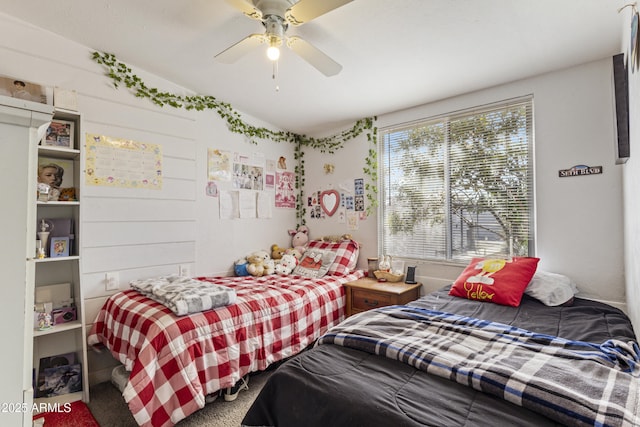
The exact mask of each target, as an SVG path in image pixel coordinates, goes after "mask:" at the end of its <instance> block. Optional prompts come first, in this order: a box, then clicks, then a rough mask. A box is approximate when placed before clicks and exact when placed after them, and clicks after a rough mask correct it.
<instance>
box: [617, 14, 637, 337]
mask: <svg viewBox="0 0 640 427" xmlns="http://www.w3.org/2000/svg"><path fill="white" fill-rule="evenodd" d="M631 12H632V9H631V8H630V7H627V8H625V9H624V12H623V17H622V18H623V19H622V47H621V52H624V53H625V60H626V61H627V63H628V62H629V52H630V46H629V45H630V43H629V40H630V39H631V37H630V26H631V16H632V15H631ZM628 68H629V74H628V75H629V118H630V123H629V131H630V145H631V147H630V154H631V157H630V158H629V160H628V161H627V163H626V164H625V165H624V167H623V171H624V173H623V177H624V179H623V187H624V254H625V256H624V258H625V269H624V272H625V281H626V291H627V307H628V313H629V317H630V318H631V320H632V322H633V324H634V327H635V330H636V336H638V333H640V261H639V260H640V197H638V189H640V159H639V158H638V157H639V155H640V70H639V69H637V68H636V70H635V71H633V72H632V70H631V65H630V64H628Z"/></svg>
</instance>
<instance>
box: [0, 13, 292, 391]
mask: <svg viewBox="0 0 640 427" xmlns="http://www.w3.org/2000/svg"><path fill="white" fill-rule="evenodd" d="M91 53H92V49H90V48H88V47H85V46H81V45H78V44H76V43H73V42H70V41H68V40H65V39H62V38H60V37H58V36H56V35H54V34H51V33H48V32H46V31H43V30H41V29H38V28H35V27H33V26H31V25H29V24H26V23H24V22H21V21H19V20H16V19H15V18H13V17H9V16H7V15H4V14H1V13H0V58H2V60H1V61H0V75H4V76H10V77H15V78H20V79H22V80H27V81H30V82H33V83H37V84H40V85H43V86H51V87H53V86H58V87H61V88H64V89H67V90H75V91H77V95H78V110H79V111H80V112H81V114H82V117H83V123H82V124H83V129H82V132H83V133H90V134H98V135H107V136H110V137H114V138H123V139H131V140H135V141H140V142H147V143H152V144H159V145H161V146H162V152H163V174H164V181H163V187H162V189H161V190H140V189H126V188H107V187H97V186H85V187H84V188H83V193H82V212H83V224H82V230H81V231H82V246H83V248H82V254H83V259H82V286H83V290H84V296H85V301H86V303H85V312H86V313H85V321H86V322H87V324H90V323H92V322H93V320H94V318H95V315H96V313H97V311H98V309H99V308H100V307H101V306H102V303H103V302H104V300H105V299H106V298H107V296H108V295H110V294H112V293H114V291H108V292H107V291H106V290H105V282H104V277H105V273H106V272H116V273H118V274H119V279H120V282H119V287H120V289H126V288H128V282H129V281H130V280H132V279H137V278H144V277H150V276H157V275H163V274H171V273H176V274H177V273H178V267H179V266H180V265H187V266H188V267H189V269H190V270H191V275H193V276H196V275H210V274H226V273H229V272H230V271H231V269H232V266H233V261H234V260H235V259H237V258H240V257H243V256H245V255H247V254H248V253H249V252H252V251H254V250H258V249H268V248H269V247H270V245H271V244H272V243H278V244H280V245H283V246H284V245H286V244H288V243H289V241H290V238H289V236H288V234H287V229H289V228H293V227H294V226H295V224H296V220H295V211H294V210H293V209H275V208H274V209H273V217H272V218H271V219H253V220H249V219H243V220H224V221H223V220H220V219H219V215H218V212H219V205H218V199H217V198H214V197H208V196H206V195H205V187H206V182H207V175H206V172H207V149H208V148H217V149H222V150H228V151H232V152H239V153H240V154H242V155H245V156H251V155H252V154H254V153H262V155H264V157H266V158H268V159H271V158H273V159H277V158H278V157H279V156H285V157H287V158H293V148H292V147H291V146H289V145H288V144H274V143H271V142H260V143H259V144H258V145H254V144H250V143H249V142H248V141H246V140H245V138H244V137H243V136H241V135H236V134H232V133H231V132H229V130H228V129H227V127H226V123H225V122H223V121H222V120H221V119H220V118H219V117H218V116H217V115H216V114H215V113H214V112H207V111H205V112H188V111H186V110H180V109H174V108H171V107H164V108H160V107H157V106H155V105H153V104H152V103H151V102H149V101H148V100H145V99H138V98H135V97H134V96H133V95H132V94H130V93H129V92H127V90H126V89H125V88H120V89H117V90H116V89H114V88H113V86H112V84H111V81H110V80H109V79H108V77H106V76H105V75H104V71H105V70H104V69H103V68H102V67H101V66H99V65H98V64H96V63H95V62H94V61H93V60H92V59H91ZM134 72H135V73H136V74H138V75H139V76H141V77H142V78H143V79H144V80H145V82H146V83H147V84H149V85H150V86H157V87H159V88H160V89H162V90H165V91H172V92H176V93H184V94H187V91H186V90H185V89H184V88H181V87H178V86H176V85H175V84H172V83H171V82H168V81H165V80H162V79H159V78H158V77H156V76H153V75H151V74H149V73H147V72H144V71H143V70H134ZM213 95H215V94H213ZM245 119H246V120H248V121H250V122H251V123H252V124H254V125H257V126H265V125H266V126H268V124H266V123H262V122H260V121H257V120H254V119H252V118H251V117H246V116H245ZM275 130H277V129H275ZM2 161H10V160H8V159H2ZM292 167H293V165H291V168H292ZM75 184H76V186H78V183H75ZM0 215H2V214H0ZM89 357H90V360H89V361H90V363H89V369H90V374H91V382H96V381H100V380H106V379H108V378H109V377H108V375H109V373H110V367H111V366H112V365H113V364H114V361H113V360H112V358H111V357H110V356H107V355H96V354H93V353H92V352H90V353H89ZM2 362H4V364H5V365H7V366H10V363H11V361H8V360H2Z"/></svg>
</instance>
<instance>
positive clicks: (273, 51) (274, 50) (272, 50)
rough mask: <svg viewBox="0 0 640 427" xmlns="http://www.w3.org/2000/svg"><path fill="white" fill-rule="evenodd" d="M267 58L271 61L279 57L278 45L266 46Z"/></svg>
mask: <svg viewBox="0 0 640 427" xmlns="http://www.w3.org/2000/svg"><path fill="white" fill-rule="evenodd" d="M267 58H269V59H270V60H272V61H277V60H278V58H280V49H278V46H269V47H268V48H267Z"/></svg>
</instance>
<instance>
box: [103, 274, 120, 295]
mask: <svg viewBox="0 0 640 427" xmlns="http://www.w3.org/2000/svg"><path fill="white" fill-rule="evenodd" d="M104 283H105V285H104V287H105V289H106V290H107V291H117V290H118V285H119V283H120V277H119V275H118V273H105V275H104Z"/></svg>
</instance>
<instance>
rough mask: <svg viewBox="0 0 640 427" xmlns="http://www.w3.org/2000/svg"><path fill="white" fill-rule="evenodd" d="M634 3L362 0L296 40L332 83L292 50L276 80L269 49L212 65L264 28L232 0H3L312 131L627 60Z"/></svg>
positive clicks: (299, 30) (0, 2) (2, 7)
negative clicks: (330, 62)
mask: <svg viewBox="0 0 640 427" xmlns="http://www.w3.org/2000/svg"><path fill="white" fill-rule="evenodd" d="M318 1H322V0H318ZM624 4H625V1H623V0H560V1H558V0H393V1H392V0H354V1H353V2H351V3H349V4H347V5H345V6H342V7H341V8H338V9H335V10H333V11H331V12H329V13H327V14H325V15H322V16H320V17H318V18H317V19H315V20H313V21H311V22H309V23H307V24H305V25H302V26H299V27H293V26H290V27H289V30H288V32H287V34H288V35H299V36H300V37H303V38H304V39H305V40H307V41H309V42H311V43H313V44H314V45H315V46H316V47H318V48H320V49H321V50H322V51H323V52H325V53H326V54H327V55H329V56H331V57H332V58H333V59H334V60H336V61H337V62H339V63H340V64H342V66H343V69H342V71H341V72H340V74H338V75H336V76H333V77H325V76H324V75H322V74H321V73H320V72H318V71H317V70H315V69H314V68H312V67H311V66H310V65H308V64H307V63H306V62H304V61H303V60H301V59H300V58H299V57H297V56H295V55H294V54H293V52H291V51H288V50H286V49H284V51H283V53H282V56H281V59H280V61H279V73H278V79H277V82H274V81H273V80H272V66H271V63H270V62H269V61H268V59H267V58H266V56H265V53H264V49H263V48H258V49H257V50H255V51H252V52H251V53H249V54H248V55H246V56H245V57H243V58H242V59H240V60H239V61H238V62H236V63H235V64H233V65H229V64H222V63H219V62H217V61H216V60H215V59H214V56H215V55H216V54H217V53H219V52H220V51H222V50H224V49H225V48H227V47H228V46H230V45H232V44H233V43H235V42H237V41H239V40H240V39H242V38H244V37H245V36H246V35H248V34H250V33H261V32H263V27H262V25H261V24H260V22H258V21H255V20H251V19H249V18H247V17H246V16H244V15H242V14H241V13H240V12H239V11H238V10H237V9H234V8H233V7H231V6H230V5H229V4H228V3H227V2H225V0H91V1H87V0H55V1H50V0H44V1H43V0H0V11H2V12H4V13H6V14H8V15H13V16H15V17H17V18H20V19H22V20H24V21H27V22H30V23H33V24H35V25H37V26H39V27H43V28H46V29H48V30H50V31H52V32H54V33H57V34H60V35H62V36H64V37H66V38H68V39H71V40H74V41H76V42H79V43H81V44H83V45H85V46H88V47H89V48H91V49H95V50H99V51H105V52H110V53H113V54H115V55H116V57H117V58H118V59H119V60H120V61H123V62H126V63H127V64H129V65H131V66H134V67H138V68H141V69H144V70H146V71H149V72H151V73H153V74H156V75H158V76H160V77H163V78H166V79H168V80H170V81H173V82H175V83H177V84H179V85H181V86H184V87H185V88H188V89H191V90H193V91H194V92H196V93H199V94H203V95H213V96H215V97H216V98H217V99H219V100H221V101H226V102H229V103H231V105H233V107H234V108H235V109H237V110H239V111H240V112H244V113H247V114H250V115H252V116H254V117H256V118H259V119H262V120H265V121H266V122H269V123H271V124H273V125H274V126H277V127H280V128H282V129H286V130H291V131H294V132H298V133H307V134H313V133H317V132H321V131H322V130H323V129H327V128H335V127H336V126H343V125H346V124H350V123H351V122H353V121H354V120H356V119H359V118H362V117H368V116H373V115H381V114H384V113H388V112H392V111H397V110H400V109H404V108H407V107H411V106H414V105H419V104H423V103H427V102H430V101H434V100H438V99H443V98H447V97H450V96H454V95H457V94H461V93H466V92H470V91H474V90H478V89H482V88H486V87H490V86H493V85H496V84H500V83H504V82H508V81H513V80H518V79H521V78H524V77H528V76H532V75H535V74H540V73H544V72H547V71H551V70H555V69H560V68H565V67H569V66H572V65H577V64H581V63H585V62H588V61H591V60H596V59H602V58H605V57H607V56H610V55H613V54H615V53H618V51H619V49H620V45H621V41H620V33H621V25H622V21H621V15H620V14H619V13H618V12H617V9H618V8H620V7H621V6H623V5H624ZM276 84H277V85H278V86H279V88H280V90H279V91H276V90H275V86H276ZM160 89H162V88H160Z"/></svg>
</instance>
